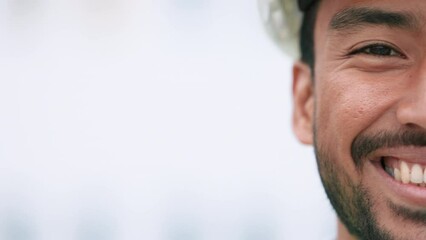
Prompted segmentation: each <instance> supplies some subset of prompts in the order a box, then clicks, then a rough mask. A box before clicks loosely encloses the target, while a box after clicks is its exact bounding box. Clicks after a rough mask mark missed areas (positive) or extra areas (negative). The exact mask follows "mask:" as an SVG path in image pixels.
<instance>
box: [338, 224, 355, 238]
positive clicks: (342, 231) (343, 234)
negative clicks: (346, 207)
mask: <svg viewBox="0 0 426 240" xmlns="http://www.w3.org/2000/svg"><path fill="white" fill-rule="evenodd" d="M337 240H357V238H356V237H354V236H352V235H351V234H350V233H349V232H348V229H347V228H346V227H345V225H344V224H343V223H342V222H341V221H340V220H338V222H337Z"/></svg>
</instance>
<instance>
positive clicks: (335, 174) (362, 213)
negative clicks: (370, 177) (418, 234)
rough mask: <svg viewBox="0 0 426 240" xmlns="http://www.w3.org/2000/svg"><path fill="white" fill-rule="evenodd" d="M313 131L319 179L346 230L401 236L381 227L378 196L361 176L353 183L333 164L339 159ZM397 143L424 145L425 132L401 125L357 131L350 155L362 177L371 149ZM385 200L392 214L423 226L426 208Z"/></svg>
mask: <svg viewBox="0 0 426 240" xmlns="http://www.w3.org/2000/svg"><path fill="white" fill-rule="evenodd" d="M316 132H317V131H316V127H315V128H314V147H315V156H316V159H317V165H318V169H319V173H320V176H321V181H322V183H323V185H324V188H325V192H326V194H327V196H328V198H329V200H330V202H331V204H332V206H333V208H334V209H335V211H336V213H337V215H338V217H339V219H340V220H341V222H342V223H343V224H344V225H345V226H346V228H347V230H348V231H349V232H350V233H351V234H352V235H354V236H356V237H358V238H359V239H365V240H395V239H400V238H399V237H397V236H393V235H392V234H391V233H390V232H389V231H387V230H385V229H383V228H382V227H381V225H380V224H379V223H378V221H377V217H376V213H375V212H374V203H375V202H376V201H377V199H375V198H374V197H373V195H372V194H371V193H370V192H369V191H368V189H367V188H366V187H364V185H363V182H362V180H361V181H360V183H358V184H356V183H354V182H353V181H352V180H351V178H350V177H349V176H348V174H347V173H346V172H345V169H342V168H341V167H339V165H338V164H335V162H336V161H337V160H338V159H333V156H332V154H331V152H330V151H329V150H327V149H325V148H323V147H322V146H321V145H320V142H319V139H318V137H317V134H316ZM397 146H426V132H424V131H419V130H413V129H401V130H399V131H395V132H389V131H382V132H379V133H376V134H373V135H368V134H360V135H358V136H357V137H356V138H355V140H354V141H353V143H352V146H351V155H352V159H353V160H354V164H355V166H356V168H357V170H358V173H359V174H360V176H361V179H362V170H363V165H364V162H365V161H366V157H367V156H368V155H369V154H370V153H372V152H373V151H375V150H377V149H380V148H383V147H397ZM387 204H388V206H389V209H390V210H391V211H393V213H394V215H395V216H399V217H402V218H403V219H405V220H409V221H412V222H415V223H416V224H425V225H424V226H426V212H424V213H423V212H416V211H412V210H410V209H406V208H403V207H401V206H396V205H394V204H392V203H387Z"/></svg>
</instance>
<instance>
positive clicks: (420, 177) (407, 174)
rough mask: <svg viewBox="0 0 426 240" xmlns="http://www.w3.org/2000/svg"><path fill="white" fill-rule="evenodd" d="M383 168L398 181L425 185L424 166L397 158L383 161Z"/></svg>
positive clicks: (425, 172) (425, 173) (425, 167)
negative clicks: (393, 160)
mask: <svg viewBox="0 0 426 240" xmlns="http://www.w3.org/2000/svg"><path fill="white" fill-rule="evenodd" d="M391 166H393V167H391ZM384 170H385V171H386V172H387V173H388V174H389V176H392V177H393V178H394V179H395V180H396V181H398V182H402V183H404V184H408V183H411V184H414V185H417V186H420V187H426V166H422V165H420V164H417V163H415V164H413V163H407V162H405V161H402V160H397V161H396V162H394V163H393V162H387V165H386V163H385V164H384Z"/></svg>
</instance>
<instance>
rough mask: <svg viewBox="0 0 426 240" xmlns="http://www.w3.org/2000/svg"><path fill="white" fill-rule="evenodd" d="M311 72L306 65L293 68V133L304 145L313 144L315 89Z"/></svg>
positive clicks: (297, 63) (297, 65) (302, 64)
mask: <svg viewBox="0 0 426 240" xmlns="http://www.w3.org/2000/svg"><path fill="white" fill-rule="evenodd" d="M311 76H312V75H311V70H310V68H309V67H308V65H306V64H305V63H302V62H296V63H295V64H294V66H293V131H294V133H295V134H296V136H297V138H298V139H299V141H301V142H302V143H304V144H312V143H313V139H314V137H313V135H314V134H313V131H314V129H313V124H314V89H313V81H312V80H313V79H312V77H311Z"/></svg>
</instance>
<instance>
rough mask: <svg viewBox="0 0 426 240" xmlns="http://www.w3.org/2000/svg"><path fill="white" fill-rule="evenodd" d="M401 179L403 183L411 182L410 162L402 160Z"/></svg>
mask: <svg viewBox="0 0 426 240" xmlns="http://www.w3.org/2000/svg"><path fill="white" fill-rule="evenodd" d="M401 180H402V182H403V183H409V182H410V168H409V167H408V164H407V163H406V162H404V161H401Z"/></svg>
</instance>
